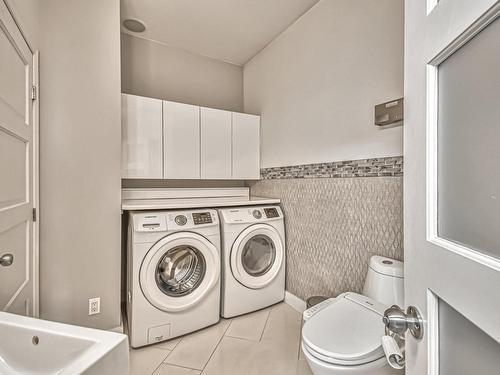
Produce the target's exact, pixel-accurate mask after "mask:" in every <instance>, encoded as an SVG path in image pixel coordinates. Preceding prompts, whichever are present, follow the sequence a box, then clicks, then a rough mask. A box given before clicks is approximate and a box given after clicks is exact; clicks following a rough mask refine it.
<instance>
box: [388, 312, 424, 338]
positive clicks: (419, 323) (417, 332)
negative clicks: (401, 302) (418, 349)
mask: <svg viewBox="0 0 500 375" xmlns="http://www.w3.org/2000/svg"><path fill="white" fill-rule="evenodd" d="M382 320H383V322H384V324H385V330H386V333H387V331H389V332H392V333H394V334H396V335H398V336H399V337H402V338H403V337H404V335H405V333H406V331H410V333H411V334H412V336H413V337H415V338H416V339H421V338H422V337H424V321H423V320H422V316H421V315H420V313H419V311H418V310H417V308H416V307H415V306H409V307H408V309H407V310H406V313H405V312H404V310H403V309H402V308H401V307H399V306H397V305H393V306H391V307H389V308H388V309H387V310H385V312H384V317H383V318H382Z"/></svg>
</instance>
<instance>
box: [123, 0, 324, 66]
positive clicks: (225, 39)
mask: <svg viewBox="0 0 500 375" xmlns="http://www.w3.org/2000/svg"><path fill="white" fill-rule="evenodd" d="M318 1H319V0H121V2H122V5H121V6H122V8H121V13H122V14H121V19H122V21H123V20H124V19H127V18H136V19H139V20H141V21H142V22H144V23H145V25H146V31H145V32H143V33H140V34H138V35H140V36H141V37H144V38H146V39H150V40H154V41H157V42H160V43H164V44H165V45H168V46H170V47H177V48H182V49H185V50H187V51H190V52H193V53H196V54H199V55H203V56H208V57H211V58H214V59H217V60H222V61H226V62H230V63H232V64H236V65H243V64H245V63H246V62H247V61H249V60H250V59H251V58H252V57H253V56H255V55H256V54H257V53H258V52H259V51H260V50H262V48H264V47H265V46H266V45H267V44H268V43H269V42H271V41H272V40H273V39H274V38H276V37H277V36H278V35H279V34H280V33H281V32H283V31H284V30H285V29H286V28H287V27H288V26H290V25H291V24H292V23H293V22H294V21H295V20H296V19H297V18H299V17H300V16H301V15H302V14H304V13H305V12H307V10H309V9H310V8H311V7H312V6H313V5H314V4H316V3H317V2H318ZM122 30H123V31H125V30H124V29H123V27H122ZM125 32H127V33H129V34H134V33H132V32H129V31H125Z"/></svg>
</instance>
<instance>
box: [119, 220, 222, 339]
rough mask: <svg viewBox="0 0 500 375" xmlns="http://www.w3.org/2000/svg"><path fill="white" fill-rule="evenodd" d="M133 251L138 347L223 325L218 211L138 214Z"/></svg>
mask: <svg viewBox="0 0 500 375" xmlns="http://www.w3.org/2000/svg"><path fill="white" fill-rule="evenodd" d="M127 252H128V259H127V272H128V275H127V276H128V280H127V318H128V329H129V336H130V344H131V346H132V347H134V348H137V347H140V346H144V345H148V344H153V343H157V342H160V341H164V340H168V339H170V338H173V337H177V336H181V335H184V334H186V333H189V332H193V331H196V330H198V329H201V328H203V327H207V326H209V325H212V324H215V323H217V322H218V321H219V309H220V268H221V264H220V257H221V253H220V227H219V217H218V215H217V211H216V210H188V211H153V212H132V213H130V215H129V226H128V251H127Z"/></svg>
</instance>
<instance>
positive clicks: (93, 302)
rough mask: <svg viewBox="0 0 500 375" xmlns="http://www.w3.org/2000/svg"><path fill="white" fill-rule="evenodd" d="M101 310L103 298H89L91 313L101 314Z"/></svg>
mask: <svg viewBox="0 0 500 375" xmlns="http://www.w3.org/2000/svg"><path fill="white" fill-rule="evenodd" d="M100 312H101V298H100V297H96V298H89V315H95V314H99V313H100Z"/></svg>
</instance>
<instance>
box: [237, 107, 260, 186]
mask: <svg viewBox="0 0 500 375" xmlns="http://www.w3.org/2000/svg"><path fill="white" fill-rule="evenodd" d="M232 149H233V150H232V152H233V156H232V159H233V166H232V167H233V173H232V178H233V179H238V180H258V179H259V178H260V116H255V115H248V114H246V113H236V112H233V147H232Z"/></svg>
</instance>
